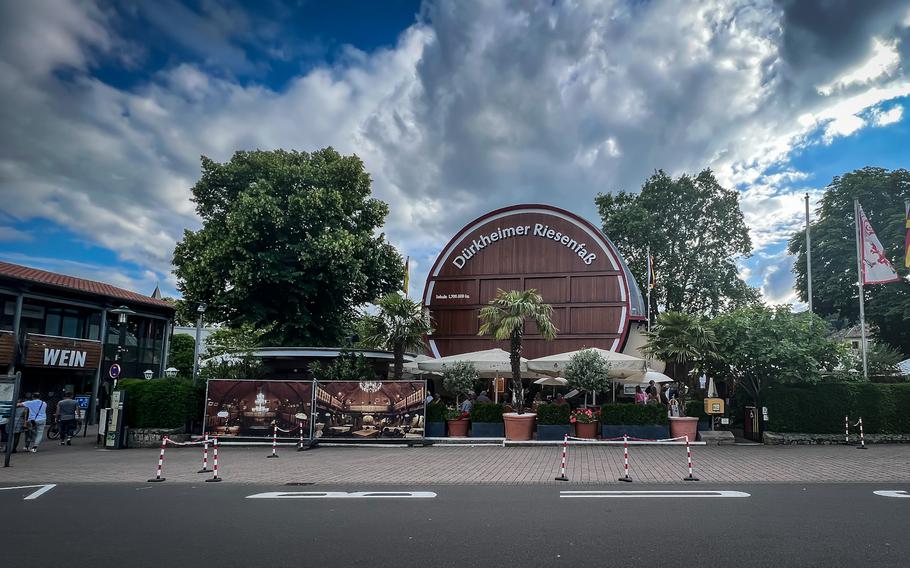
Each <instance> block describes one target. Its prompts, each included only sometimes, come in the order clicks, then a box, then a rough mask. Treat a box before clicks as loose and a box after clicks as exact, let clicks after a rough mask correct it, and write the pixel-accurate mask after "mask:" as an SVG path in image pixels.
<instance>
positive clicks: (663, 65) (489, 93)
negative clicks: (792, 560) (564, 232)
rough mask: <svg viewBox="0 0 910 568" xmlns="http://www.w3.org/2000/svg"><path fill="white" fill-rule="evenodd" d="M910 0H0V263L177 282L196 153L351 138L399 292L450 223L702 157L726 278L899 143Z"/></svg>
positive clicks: (588, 201) (759, 282)
mask: <svg viewBox="0 0 910 568" xmlns="http://www.w3.org/2000/svg"><path fill="white" fill-rule="evenodd" d="M908 62H910V1H908V0H902V1H889V0H877V1H875V2H855V1H852V0H789V1H781V2H773V1H762V0H748V1H720V0H705V1H700V2H691V1H687V0H680V1H658V0H653V1H649V0H635V1H610V0H605V1H597V0H578V1H562V0H551V1H546V2H543V1H541V2H533V1H524V0H521V1H517V0H516V1H507V0H502V1H494V0H483V1H481V0H478V1H472V0H459V1H457V2H456V1H454V0H449V1H431V0H427V1H424V2H418V1H406V0H383V1H381V2H380V1H349V0H332V1H328V0H325V1H322V2H317V1H311V0H298V1H296V2H279V1H277V0H260V1H250V2H244V1H218V2H216V1H214V0H193V1H179V0H158V1H156V2H141V1H135V2H131V1H121V2H116V3H115V2H107V1H95V0H74V1H62V0H60V1H53V0H30V1H29V2H16V1H14V0H0V131H2V133H3V136H2V137H0V259H3V260H6V261H9V262H15V263H19V264H26V265H29V266H35V267H39V268H44V269H47V270H52V271H57V272H63V273H67V274H72V275H76V276H82V277H86V278H92V279H96V280H103V281H106V282H110V283H112V284H115V285H119V286H124V287H127V288H130V289H133V290H136V291H139V292H146V293H151V291H152V290H153V289H154V288H155V286H156V285H157V284H159V283H160V286H161V289H162V291H163V292H164V293H165V294H166V295H177V291H176V289H177V282H176V279H175V277H174V275H173V273H172V266H171V258H172V254H173V249H174V245H175V243H176V242H177V241H178V240H180V239H181V237H182V235H183V232H184V230H186V229H190V230H195V229H198V228H199V227H200V219H199V218H198V217H197V216H196V214H195V210H194V207H193V204H192V203H191V201H190V199H189V198H190V188H191V187H192V185H193V184H194V183H195V181H196V180H197V179H198V177H199V175H200V165H199V158H200V156H202V155H205V156H208V157H210V158H212V159H214V160H217V161H227V160H228V159H230V156H231V155H232V154H233V152H234V151H236V150H249V149H257V148H258V149H275V148H286V149H295V150H301V151H310V150H315V149H319V148H322V147H325V146H333V147H334V148H336V149H337V150H338V151H340V152H342V153H345V154H352V153H353V154H357V155H358V156H360V157H361V158H362V159H363V160H364V163H365V165H366V168H367V170H368V171H369V172H370V174H371V176H372V180H373V193H374V195H375V196H376V197H378V198H380V199H382V200H384V201H386V202H387V203H389V205H390V209H391V213H390V215H389V217H388V219H387V222H386V225H385V228H384V231H385V233H386V235H387V237H388V238H389V240H390V241H391V242H392V243H393V244H394V245H395V246H396V247H398V249H399V251H400V252H401V253H402V255H403V256H404V255H407V256H410V257H411V269H412V273H411V287H412V289H411V292H412V293H413V294H414V295H415V296H420V294H421V291H422V289H423V283H424V280H425V276H426V272H427V270H428V268H429V266H430V265H431V264H432V262H433V260H434V259H435V256H436V255H437V254H438V253H439V251H440V249H441V248H442V246H443V245H444V244H445V243H446V242H447V241H448V239H449V238H450V237H451V236H452V235H454V234H455V233H456V232H457V231H458V230H459V229H460V228H461V227H462V226H464V225H465V224H467V223H468V222H470V221H471V220H473V219H474V218H476V217H477V216H479V215H481V214H483V213H485V212H487V211H489V210H492V209H494V208H498V207H502V206H506V205H512V204H515V203H548V204H552V205H556V206H559V207H563V208H565V209H568V210H570V211H573V212H575V213H578V214H580V215H582V216H583V217H586V218H587V219H589V220H590V221H592V222H594V223H595V224H596V225H598V226H599V225H600V222H599V219H598V216H597V211H596V208H595V206H594V201H593V200H594V196H595V195H596V194H597V193H598V192H615V191H620V190H625V191H638V190H639V188H640V187H641V185H642V183H643V182H644V181H645V179H646V178H647V177H648V176H649V175H651V174H652V173H653V172H654V171H655V170H657V169H663V170H665V171H667V172H669V173H671V174H673V175H674V176H675V175H681V174H684V173H689V174H695V173H697V172H699V171H700V170H702V169H703V168H711V169H712V170H713V171H714V172H715V174H716V175H717V177H718V179H719V180H720V181H721V183H722V184H724V185H725V186H727V187H735V188H736V189H738V190H739V191H740V192H741V207H742V209H743V212H744V214H745V218H746V222H747V224H748V225H749V227H750V232H751V236H752V241H753V246H754V251H753V254H752V255H751V257H749V258H744V259H740V261H739V265H740V266H741V274H742V276H743V277H744V278H746V280H747V282H749V283H750V284H752V285H753V286H756V287H758V288H759V289H760V290H761V291H762V294H763V296H764V298H765V300H766V301H767V302H769V303H775V304H776V303H794V304H796V308H797V309H799V304H798V302H796V298H795V293H794V291H793V282H794V277H793V274H792V272H791V268H792V264H793V258H792V257H789V256H788V255H787V254H786V251H785V248H786V240H787V239H788V238H789V236H790V235H791V234H792V233H793V231H794V230H796V229H798V228H799V227H800V226H801V223H802V219H803V195H804V194H806V193H808V194H809V195H810V202H811V204H812V206H813V207H814V206H815V204H816V203H817V200H818V198H819V196H820V195H821V192H822V191H823V189H824V187H825V186H826V185H827V184H828V183H830V182H831V180H832V178H833V177H834V176H836V175H839V174H842V173H845V172H849V171H852V170H854V169H857V168H861V167H864V166H881V167H885V168H889V169H893V168H901V167H903V168H906V167H908V162H910V159H908V158H910V151H908V148H910V75H908Z"/></svg>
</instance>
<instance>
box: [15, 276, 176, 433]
mask: <svg viewBox="0 0 910 568" xmlns="http://www.w3.org/2000/svg"><path fill="white" fill-rule="evenodd" d="M0 306H2V311H0V367H2V369H3V370H4V371H7V372H9V373H13V372H16V371H19V372H21V373H22V391H23V392H35V391H37V392H40V393H41V395H42V397H44V398H45V400H48V401H49V402H53V401H56V400H58V399H59V398H60V397H61V395H62V393H63V391H64V390H67V391H72V392H74V393H75V394H91V395H92V397H91V401H92V402H91V407H90V409H89V410H90V411H89V416H90V417H92V418H94V416H95V414H94V411H95V409H96V408H98V404H99V403H100V404H105V402H106V401H107V397H108V396H109V394H110V388H111V386H112V380H111V379H110V377H109V370H110V368H111V366H112V365H113V364H114V363H117V364H118V365H120V367H121V375H120V376H121V377H122V378H139V377H143V376H144V375H146V374H147V371H151V374H152V376H153V377H162V376H164V370H165V368H166V367H167V352H168V343H169V338H170V334H171V329H172V324H173V319H174V307H173V306H172V305H171V304H170V303H168V302H166V301H164V300H161V299H159V298H155V297H150V296H144V295H142V294H138V293H136V292H131V291H129V290H124V289H122V288H118V287H116V286H112V285H110V284H105V283H102V282H96V281H93V280H86V279H82V278H75V277H73V276H67V275H63V274H56V273H53V272H48V271H45V270H39V269H35V268H30V267H26V266H20V265H16V264H10V263H7V262H0ZM120 307H126V308H128V310H129V311H130V312H132V313H129V314H127V315H126V317H125V320H126V321H124V322H122V323H121V322H120V321H119V320H120V318H119V314H117V313H112V310H114V309H118V308H120Z"/></svg>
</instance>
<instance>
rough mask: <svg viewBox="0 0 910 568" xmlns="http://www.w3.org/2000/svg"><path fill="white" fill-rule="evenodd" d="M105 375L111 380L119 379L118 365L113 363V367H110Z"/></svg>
mask: <svg viewBox="0 0 910 568" xmlns="http://www.w3.org/2000/svg"><path fill="white" fill-rule="evenodd" d="M107 374H108V375H110V377H111V378H112V379H116V378H119V377H120V365H118V364H117V363H114V364H113V365H111V370H110V371H108V373H107Z"/></svg>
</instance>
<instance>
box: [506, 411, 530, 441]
mask: <svg viewBox="0 0 910 568" xmlns="http://www.w3.org/2000/svg"><path fill="white" fill-rule="evenodd" d="M536 420H537V414H535V413H533V412H525V413H524V414H518V413H517V412H506V413H505V414H503V415H502V421H503V422H504V423H505V427H506V439H507V440H515V441H524V440H530V439H531V438H532V437H533V436H534V422H535V421H536Z"/></svg>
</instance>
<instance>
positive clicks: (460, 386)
mask: <svg viewBox="0 0 910 568" xmlns="http://www.w3.org/2000/svg"><path fill="white" fill-rule="evenodd" d="M479 378H480V374H479V373H478V372H477V369H475V368H474V364H473V363H471V362H469V361H458V362H456V363H454V364H453V365H452V366H451V367H447V368H446V369H445V370H444V371H443V372H442V386H443V387H445V389H446V392H448V393H450V394H454V395H455V408H450V409H448V410H446V423H447V424H448V427H449V436H450V437H452V438H463V437H465V436H467V435H468V426H469V425H470V424H471V421H470V418H469V416H470V415H468V414H467V413H465V412H462V410H461V397H462V396H468V395H470V394H471V393H472V392H474V384H475V383H476V382H477V380H478V379H479Z"/></svg>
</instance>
